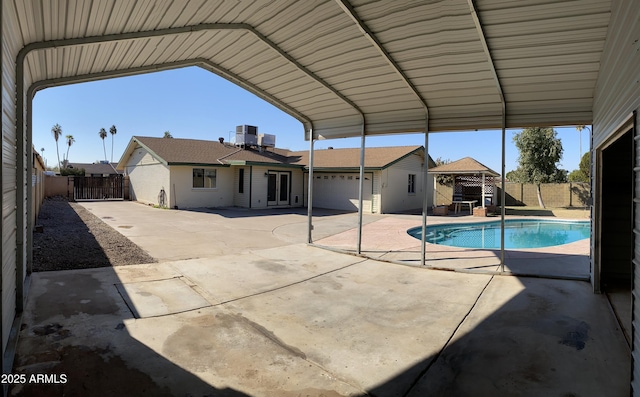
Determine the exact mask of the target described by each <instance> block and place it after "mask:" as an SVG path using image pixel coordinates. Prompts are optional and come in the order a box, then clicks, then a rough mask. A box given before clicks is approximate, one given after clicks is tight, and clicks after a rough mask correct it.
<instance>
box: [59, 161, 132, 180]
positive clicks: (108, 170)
mask: <svg viewBox="0 0 640 397" xmlns="http://www.w3.org/2000/svg"><path fill="white" fill-rule="evenodd" d="M116 165H117V164H116V163H110V162H108V161H104V162H103V161H100V162H96V163H69V165H68V167H69V168H75V169H84V175H85V176H111V175H118V174H121V172H119V171H117V170H116Z"/></svg>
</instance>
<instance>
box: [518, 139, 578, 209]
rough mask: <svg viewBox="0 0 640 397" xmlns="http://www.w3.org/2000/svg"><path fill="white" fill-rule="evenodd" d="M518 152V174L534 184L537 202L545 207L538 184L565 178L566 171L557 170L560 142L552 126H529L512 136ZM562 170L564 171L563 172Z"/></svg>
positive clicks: (560, 157)
mask: <svg viewBox="0 0 640 397" xmlns="http://www.w3.org/2000/svg"><path fill="white" fill-rule="evenodd" d="M513 142H514V144H515V145H516V147H517V148H518V151H519V152H520V156H519V157H518V163H519V166H518V170H517V172H518V174H519V176H520V178H521V182H523V183H533V184H535V185H536V191H537V194H538V204H539V205H540V207H542V208H545V205H544V202H543V201H542V194H541V193H540V184H542V183H550V182H561V181H562V179H563V177H564V179H565V180H566V171H564V170H559V169H558V167H557V164H558V162H559V161H560V159H562V142H561V141H560V139H559V138H558V137H557V133H556V131H555V130H554V129H553V128H541V127H529V128H525V129H523V130H522V131H521V132H519V133H517V134H515V135H514V136H513ZM563 171H564V172H563Z"/></svg>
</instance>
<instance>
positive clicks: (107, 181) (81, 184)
mask: <svg viewBox="0 0 640 397" xmlns="http://www.w3.org/2000/svg"><path fill="white" fill-rule="evenodd" d="M123 179H124V178H123V176H122V175H110V176H76V177H74V178H73V198H74V199H75V200H76V201H77V200H124V183H123Z"/></svg>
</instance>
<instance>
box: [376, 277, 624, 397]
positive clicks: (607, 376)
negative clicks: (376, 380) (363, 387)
mask: <svg viewBox="0 0 640 397" xmlns="http://www.w3.org/2000/svg"><path fill="white" fill-rule="evenodd" d="M501 278H502V277H499V276H496V277H494V278H493V280H494V281H493V282H495V281H498V282H500V279H501ZM518 281H519V282H520V283H521V284H522V290H521V291H520V292H519V293H517V294H515V295H514V296H513V297H512V298H511V299H510V300H509V301H508V302H506V303H505V304H504V305H502V306H501V307H499V308H498V309H497V310H494V311H493V312H489V313H488V312H486V309H487V307H488V306H489V305H488V304H489V303H490V300H491V299H492V294H493V293H495V292H500V291H499V289H498V290H496V291H495V292H494V291H487V293H483V294H482V295H481V296H480V297H479V299H478V301H476V303H475V304H474V307H473V308H472V309H471V310H470V313H469V315H468V316H467V317H465V318H464V319H463V320H462V321H461V323H460V325H459V326H458V328H457V329H456V332H455V333H454V334H453V335H451V337H450V339H449V341H448V342H447V344H446V345H445V346H443V348H442V349H441V350H440V352H438V353H437V354H434V355H430V356H428V357H425V358H424V359H422V360H420V362H418V363H416V364H414V365H412V366H410V367H408V368H406V369H405V370H403V371H402V372H400V373H398V374H397V375H396V376H394V377H393V378H391V379H389V380H387V381H386V382H383V383H381V384H379V385H377V386H375V387H373V388H371V389H370V390H368V392H369V395H371V396H376V397H383V396H385V397H387V396H389V397H391V396H405V397H421V396H451V397H456V396H461V397H462V396H543V395H557V396H598V395H610V396H625V395H629V392H630V386H629V385H630V379H631V371H630V369H631V354H630V351H629V348H628V347H627V346H626V345H625V342H624V340H623V336H622V333H621V331H620V329H619V328H617V326H616V323H615V318H614V317H613V315H612V314H611V311H610V310H609V309H608V307H607V306H608V305H609V303H608V302H607V300H606V298H605V297H604V296H603V295H596V294H593V293H592V292H591V287H590V285H589V284H588V283H584V282H578V281H567V280H544V279H535V278H518ZM511 292H512V291H505V293H511ZM485 314H486V316H485ZM603 315H604V317H603ZM397 342H398V343H401V341H397ZM605 356H606V358H605Z"/></svg>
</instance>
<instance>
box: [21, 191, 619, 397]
mask: <svg viewBox="0 0 640 397" xmlns="http://www.w3.org/2000/svg"><path fill="white" fill-rule="evenodd" d="M84 206H85V207H86V208H87V209H89V210H90V211H92V212H93V213H94V214H95V215H97V216H98V217H99V218H102V219H103V220H104V221H105V222H106V223H108V224H110V225H111V226H112V227H114V228H115V229H116V230H118V231H120V232H121V233H122V234H124V235H125V236H127V237H128V238H130V239H131V240H132V241H133V242H135V243H136V244H138V245H139V246H140V247H142V248H143V249H144V250H146V251H147V252H148V253H150V254H151V255H152V256H153V257H155V258H157V259H159V260H160V261H161V263H157V264H143V265H134V266H126V267H114V268H101V269H87V270H76V271H61V272H44V273H36V274H33V276H32V282H31V290H30V292H29V301H28V305H27V308H26V310H25V313H24V317H23V327H22V330H21V332H20V339H19V345H18V352H17V358H16V369H17V370H18V371H21V372H24V373H45V372H46V373H64V374H66V375H67V378H68V382H67V383H66V384H58V385H51V384H49V385H37V386H38V387H37V388H33V387H31V388H29V387H28V385H25V386H24V387H23V386H15V387H14V388H13V390H12V392H11V393H12V394H13V395H20V393H22V392H25V391H29V392H32V393H33V392H34V390H35V392H40V393H41V394H39V395H63V394H64V395H105V396H106V395H154V396H155V395H173V396H196V395H209V396H213V395H215V396H274V395H277V396H347V395H351V396H356V395H372V396H412V397H417V396H425V395H434V396H435V395H447V396H467V395H517V396H539V395H580V396H601V395H609V396H613V395H628V394H629V378H630V350H629V346H628V344H627V343H626V341H625V339H624V336H623V334H622V331H621V330H620V328H619V326H618V323H617V321H616V318H615V317H614V315H613V313H612V310H611V307H610V305H609V302H608V300H607V299H606V297H605V296H603V295H594V294H593V293H592V292H591V286H590V284H589V283H588V282H584V281H580V280H563V279H545V278H540V277H516V276H500V275H493V274H474V273H472V272H461V271H456V272H452V271H436V270H431V269H425V268H421V267H418V266H402V265H398V264H394V263H388V262H382V261H379V260H374V259H370V258H363V257H359V256H356V255H349V254H344V253H338V252H332V251H329V250H325V249H321V248H318V247H313V246H308V245H306V244H305V239H306V216H305V214H304V211H298V210H283V211H277V210H271V211H247V210H233V209H223V210H218V211H201V212H197V211H173V210H160V209H154V208H150V207H146V206H142V205H140V204H136V203H131V202H108V203H103V202H100V203H86V204H84ZM416 219H418V222H419V217H415V216H408V215H401V216H376V215H370V216H366V217H365V220H366V223H367V226H366V229H365V232H364V236H365V240H364V242H363V243H364V247H365V248H366V249H367V250H368V251H370V252H371V253H372V254H373V253H374V251H380V252H379V255H381V256H382V257H383V259H386V258H385V257H387V258H388V257H389V256H393V255H395V254H393V252H404V254H402V255H406V253H407V252H409V253H411V252H413V251H414V250H415V241H417V240H415V239H412V238H411V237H409V238H411V239H412V240H413V241H412V242H411V244H413V245H410V243H409V240H406V246H404V245H402V244H401V243H400V242H401V241H404V240H403V239H404V236H402V235H401V233H396V232H394V231H393V230H400V229H401V228H403V227H404V225H405V223H406V222H414V224H413V226H416V224H415V221H416ZM430 219H431V218H430ZM355 222H356V216H355V215H354V214H335V213H331V212H325V211H318V216H317V217H315V218H314V226H315V231H314V236H315V238H316V239H317V240H318V243H322V244H326V245H331V246H332V247H334V248H336V247H339V246H340V244H343V247H342V248H344V249H351V248H349V247H351V246H350V245H349V244H351V240H349V238H350V237H349V235H350V233H353V231H352V230H351V229H353V227H354V226H355ZM392 224H395V226H394V228H392V227H391V225H392ZM378 229H379V230H378ZM384 229H386V230H387V233H383V232H381V230H384ZM376 230H378V232H375V231H376ZM384 244H391V245H392V248H394V249H395V250H396V251H393V250H387V249H386V248H387V247H386V246H385V245H384ZM395 244H398V245H395ZM575 244H578V243H575ZM61 248H62V247H61ZM565 248H567V247H565ZM62 249H63V248H62ZM402 249H404V250H405V251H401V250H402ZM571 249H575V250H576V255H578V256H579V253H580V252H582V251H581V250H582V249H584V247H582V246H579V245H576V246H575V247H571ZM392 251H393V252H392ZM565 251H566V250H565ZM383 252H384V253H383ZM587 253H588V251H587ZM392 254H393V255H392ZM459 254H460V253H459V252H446V253H437V252H435V251H434V252H431V253H430V255H432V256H431V257H430V259H435V258H436V256H437V255H444V256H445V257H446V261H447V263H449V265H451V266H452V267H456V266H458V267H459V268H466V267H468V266H469V265H468V263H469V261H471V262H475V263H477V264H478V266H483V265H484V264H487V265H490V266H493V264H490V263H489V260H490V259H491V260H495V255H494V254H489V255H486V254H482V255H480V254H479V253H474V254H472V256H476V257H475V258H467V259H463V260H462V262H463V264H458V265H456V263H457V262H456V260H457V259H456V256H458V255H459ZM398 255H400V254H398ZM483 255H484V256H483ZM527 255H532V254H530V253H529V254H527ZM536 255H539V253H534V254H533V256H528V257H527V260H528V261H529V262H528V265H527V266H530V267H531V266H534V265H535V263H537V262H539V258H540V257H539V256H536ZM553 255H560V253H559V252H556V253H552V256H553ZM572 255H573V254H572ZM485 261H486V262H485ZM552 263H553V260H552ZM549 266H551V267H554V266H555V265H549ZM576 271H580V269H579V265H578V270H576Z"/></svg>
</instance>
